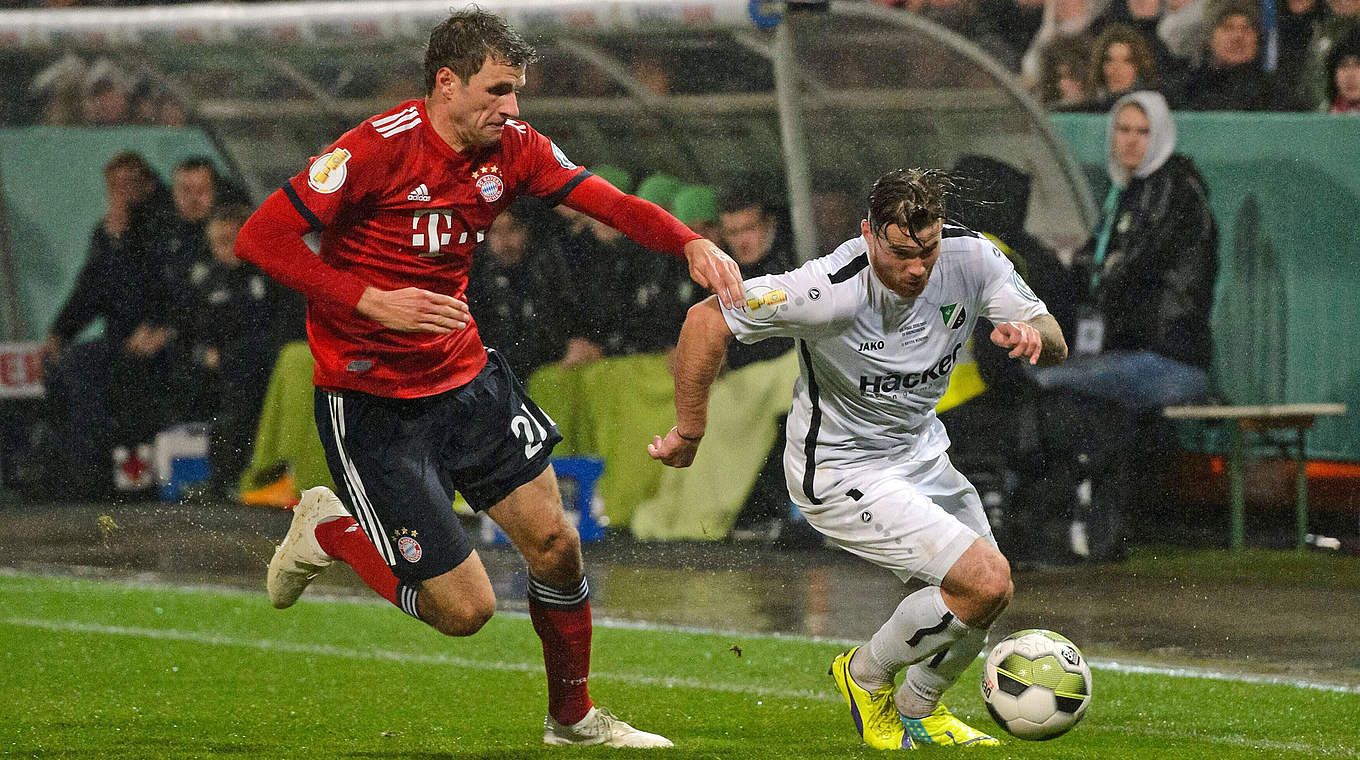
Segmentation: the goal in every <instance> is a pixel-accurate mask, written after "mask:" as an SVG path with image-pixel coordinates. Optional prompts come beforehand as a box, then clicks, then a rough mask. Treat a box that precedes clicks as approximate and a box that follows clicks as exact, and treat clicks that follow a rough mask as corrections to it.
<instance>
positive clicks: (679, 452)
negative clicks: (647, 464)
mask: <svg viewBox="0 0 1360 760" xmlns="http://www.w3.org/2000/svg"><path fill="white" fill-rule="evenodd" d="M699 440H700V439H698V438H686V437H685V436H683V435H680V431H679V430H677V429H676V428H671V429H670V430H669V431H668V432H667V433H666V437H665V438H662V437H661V436H659V435H654V436H652V442H651V443H649V444H647V453H648V454H650V455H651V457H652V459H659V460H661V463H662V464H664V465H667V466H668V467H689V466H690V465H691V464H693V463H694V455H695V454H697V453H699Z"/></svg>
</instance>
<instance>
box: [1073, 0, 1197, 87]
mask: <svg viewBox="0 0 1360 760" xmlns="http://www.w3.org/2000/svg"><path fill="white" fill-rule="evenodd" d="M1161 20H1162V3H1161V0H1114V2H1112V3H1110V6H1109V7H1108V8H1106V9H1105V12H1104V13H1102V14H1101V16H1100V18H1098V19H1096V21H1095V22H1094V23H1093V24H1092V32H1094V33H1095V34H1096V35H1097V36H1100V35H1103V34H1104V32H1105V31H1106V30H1108V29H1109V28H1110V27H1111V26H1112V25H1115V24H1119V25H1122V26H1125V27H1127V28H1128V29H1129V30H1131V31H1132V32H1134V33H1135V34H1137V35H1138V36H1139V37H1140V38H1141V39H1142V41H1143V44H1144V45H1145V46H1146V47H1147V50H1148V53H1149V54H1151V56H1152V60H1153V62H1154V63H1155V64H1156V69H1157V73H1158V75H1159V76H1160V77H1161V79H1162V81H1168V80H1170V79H1175V78H1177V77H1178V76H1179V75H1180V74H1181V73H1182V71H1183V70H1184V69H1185V68H1186V66H1187V65H1188V64H1187V63H1186V62H1184V61H1182V60H1180V59H1178V58H1176V56H1174V55H1173V54H1172V53H1171V49H1170V48H1168V47H1167V46H1166V42H1164V41H1163V40H1162V38H1161V37H1160V36H1158V35H1157V25H1158V24H1159V23H1161ZM1096 46H1097V47H1100V45H1099V43H1097V45H1096ZM1110 102H1111V103H1113V102H1114V101H1113V100H1111V101H1110ZM1102 110H1106V109H1102Z"/></svg>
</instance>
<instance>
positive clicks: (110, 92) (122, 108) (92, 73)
mask: <svg viewBox="0 0 1360 760" xmlns="http://www.w3.org/2000/svg"><path fill="white" fill-rule="evenodd" d="M131 102H132V87H131V85H130V83H129V82H128V78H127V75H126V74H124V73H123V72H122V71H120V70H119V69H118V68H117V67H116V66H114V65H113V63H112V62H110V61H109V60H108V59H107V58H100V59H99V60H98V61H96V62H95V64H94V65H93V66H91V67H90V70H89V71H88V72H87V73H86V75H85V97H84V108H85V114H84V123H85V124H86V125H87V126H91V127H109V126H117V125H119V124H126V123H127V122H128V121H129V119H130V116H131V113H130V110H129V107H130V105H131Z"/></svg>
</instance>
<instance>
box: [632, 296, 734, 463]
mask: <svg viewBox="0 0 1360 760" xmlns="http://www.w3.org/2000/svg"><path fill="white" fill-rule="evenodd" d="M731 339H732V329H731V328H729V327H728V326H727V320H725V319H723V315H722V311H721V310H720V308H719V306H718V301H717V299H716V298H714V297H713V296H710V297H708V298H706V299H704V300H703V301H701V302H699V303H697V304H695V305H694V306H692V307H690V310H689V314H687V315H686V316H685V325H684V327H682V328H680V341H679V343H677V344H676V346H675V427H673V428H671V429H670V430H669V431H668V432H667V433H666V435H664V436H660V435H654V436H652V442H651V443H650V444H648V446H647V453H648V454H650V455H651V457H652V459H660V460H661V463H662V464H665V465H668V466H670V467H688V466H690V464H691V463H692V462H694V455H695V454H696V453H698V451H699V442H700V441H701V440H703V437H704V430H705V429H706V428H707V426H708V392H709V389H710V388H712V387H713V381H714V380H717V379H718V371H719V370H720V369H721V368H722V362H723V357H724V356H726V355H727V342H728V341H729V340H731Z"/></svg>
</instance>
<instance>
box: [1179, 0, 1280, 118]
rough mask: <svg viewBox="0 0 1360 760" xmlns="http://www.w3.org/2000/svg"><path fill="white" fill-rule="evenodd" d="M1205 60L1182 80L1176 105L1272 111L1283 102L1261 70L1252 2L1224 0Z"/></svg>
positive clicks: (1256, 12)
mask: <svg viewBox="0 0 1360 760" xmlns="http://www.w3.org/2000/svg"><path fill="white" fill-rule="evenodd" d="M1208 53H1209V55H1208V58H1207V59H1206V60H1205V62H1204V63H1203V64H1202V65H1201V66H1199V67H1198V68H1196V69H1194V70H1192V71H1191V72H1190V73H1189V74H1188V75H1187V76H1186V77H1185V79H1184V80H1183V81H1182V82H1181V84H1180V87H1179V88H1178V89H1179V97H1178V98H1176V104H1177V107H1178V108H1184V109H1186V110H1190V111H1273V110H1277V109H1279V108H1280V107H1282V106H1284V105H1286V104H1287V102H1288V98H1287V97H1286V96H1285V93H1281V92H1279V90H1278V88H1277V87H1276V85H1275V78H1274V76H1273V75H1272V74H1270V73H1269V72H1267V71H1264V70H1263V69H1262V68H1261V19H1260V11H1259V9H1258V7H1257V5H1256V2H1255V0H1227V1H1226V2H1225V3H1224V4H1223V5H1222V6H1220V7H1219V8H1218V11H1217V13H1216V14H1215V15H1214V21H1213V25H1212V28H1211V30H1210V33H1209V49H1208Z"/></svg>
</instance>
